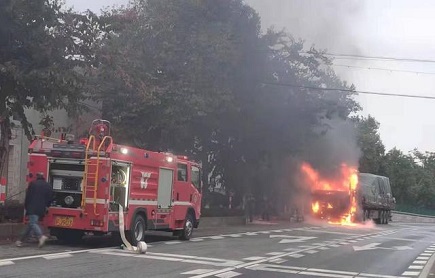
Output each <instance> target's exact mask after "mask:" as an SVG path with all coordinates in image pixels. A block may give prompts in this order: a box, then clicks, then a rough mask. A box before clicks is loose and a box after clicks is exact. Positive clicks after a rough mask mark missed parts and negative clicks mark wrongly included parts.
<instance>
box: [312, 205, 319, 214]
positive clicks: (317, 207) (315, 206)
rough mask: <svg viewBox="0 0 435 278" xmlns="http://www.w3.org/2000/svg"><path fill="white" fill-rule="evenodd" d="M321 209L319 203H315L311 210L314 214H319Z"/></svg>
mask: <svg viewBox="0 0 435 278" xmlns="http://www.w3.org/2000/svg"><path fill="white" fill-rule="evenodd" d="M319 208H320V205H319V202H315V203H313V204H311V209H312V210H313V212H314V213H318V212H319Z"/></svg>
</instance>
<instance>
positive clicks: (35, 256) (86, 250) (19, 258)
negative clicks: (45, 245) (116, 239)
mask: <svg viewBox="0 0 435 278" xmlns="http://www.w3.org/2000/svg"><path fill="white" fill-rule="evenodd" d="M106 250H114V248H101V249H84V250H77V251H68V252H60V253H53V254H50V255H52V256H55V255H62V254H79V253H89V252H104V251H106ZM44 256H47V254H40V255H33V256H25V257H15V258H9V259H4V260H0V264H1V263H2V262H5V261H12V262H13V261H21V260H29V259H37V258H42V257H44Z"/></svg>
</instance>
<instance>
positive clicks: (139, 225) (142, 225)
mask: <svg viewBox="0 0 435 278" xmlns="http://www.w3.org/2000/svg"><path fill="white" fill-rule="evenodd" d="M146 229H147V226H146V221H145V218H144V217H143V216H142V215H140V214H137V215H136V216H135V217H134V221H133V222H132V224H131V228H130V231H128V232H127V233H126V237H127V240H128V241H129V242H130V243H131V245H134V246H136V245H137V244H138V242H140V241H145V231H146Z"/></svg>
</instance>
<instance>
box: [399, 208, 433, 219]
mask: <svg viewBox="0 0 435 278" xmlns="http://www.w3.org/2000/svg"><path fill="white" fill-rule="evenodd" d="M391 213H392V214H393V215H394V214H401V215H409V216H418V217H426V218H435V216H432V215H425V214H416V213H410V212H403V211H395V210H393V211H392V212H391Z"/></svg>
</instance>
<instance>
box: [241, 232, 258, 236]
mask: <svg viewBox="0 0 435 278" xmlns="http://www.w3.org/2000/svg"><path fill="white" fill-rule="evenodd" d="M244 235H247V236H258V233H256V232H247V233H244Z"/></svg>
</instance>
